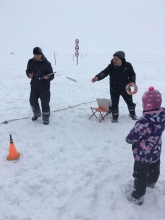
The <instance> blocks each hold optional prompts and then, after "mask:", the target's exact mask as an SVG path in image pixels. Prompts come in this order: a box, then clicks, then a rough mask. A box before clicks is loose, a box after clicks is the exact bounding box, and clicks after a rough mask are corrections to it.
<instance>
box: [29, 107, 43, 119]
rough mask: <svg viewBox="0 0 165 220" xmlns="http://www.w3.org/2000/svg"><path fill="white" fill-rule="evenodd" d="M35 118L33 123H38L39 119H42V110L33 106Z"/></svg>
mask: <svg viewBox="0 0 165 220" xmlns="http://www.w3.org/2000/svg"><path fill="white" fill-rule="evenodd" d="M31 108H32V111H33V114H34V116H33V117H32V121H36V120H37V119H38V118H39V117H41V110H40V108H35V107H33V106H31Z"/></svg>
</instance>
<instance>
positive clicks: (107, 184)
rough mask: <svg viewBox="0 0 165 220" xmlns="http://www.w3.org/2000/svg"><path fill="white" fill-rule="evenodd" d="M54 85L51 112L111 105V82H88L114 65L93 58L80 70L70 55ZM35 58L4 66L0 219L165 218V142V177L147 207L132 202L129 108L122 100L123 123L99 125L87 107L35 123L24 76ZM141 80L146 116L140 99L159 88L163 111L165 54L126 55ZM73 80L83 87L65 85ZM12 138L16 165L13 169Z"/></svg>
mask: <svg viewBox="0 0 165 220" xmlns="http://www.w3.org/2000/svg"><path fill="white" fill-rule="evenodd" d="M45 55H46V57H47V58H48V60H50V61H51V63H52V66H53V67H54V71H57V74H56V77H55V80H54V81H52V84H51V111H55V110H58V109H63V108H67V107H68V106H74V105H77V104H80V103H84V102H91V101H95V100H96V98H109V83H108V81H109V79H108V77H107V78H106V79H104V80H102V81H100V82H97V83H94V84H92V83H91V82H90V81H91V79H92V77H94V76H95V75H96V74H97V73H98V72H100V71H101V70H102V69H104V68H105V67H106V66H107V65H108V64H109V62H110V59H111V55H92V54H91V55H90V54H89V55H88V56H87V57H85V56H84V54H83V57H82V59H81V58H80V60H79V65H78V66H77V65H76V64H75V62H73V57H72V54H71V55H58V56H57V65H56V66H54V61H53V54H45ZM29 58H31V55H30V54H14V55H11V54H9V55H4V56H2V57H1V59H0V78H1V80H0V102H1V103H0V112H1V114H0V123H1V122H3V121H5V120H10V119H18V118H23V117H29V118H28V119H23V120H18V121H13V122H9V123H8V124H6V125H5V124H1V125H0V147H1V153H0V167H1V172H0V192H1V193H0V211H1V212H0V216H1V217H0V219H1V220H74V219H75V220H120V219H122V220H128V219H130V220H132V219H135V220H136V219H137V220H139V219H141V220H146V219H150V220H156V219H165V160H164V158H165V149H164V146H165V135H164V134H163V146H162V149H163V150H162V156H161V158H162V163H161V175H160V178H159V180H158V183H157V185H156V188H155V189H154V190H152V189H147V193H146V196H145V201H144V204H143V206H141V207H139V206H136V205H134V204H132V203H130V202H128V201H127V199H126V196H127V194H128V193H129V192H130V191H131V189H132V184H133V177H132V170H133V161H134V160H133V156H132V151H131V145H128V144H127V143H126V142H125V137H126V135H127V134H128V132H129V131H130V129H131V128H132V127H133V125H134V121H132V120H131V119H130V118H129V116H128V110H127V107H126V104H125V103H124V101H123V100H122V99H121V100H120V118H119V123H118V124H112V123H111V121H110V117H109V116H108V117H107V118H106V120H105V121H104V122H101V123H98V120H99V119H98V120H96V119H95V118H94V117H93V118H92V119H91V120H90V121H89V119H88V118H89V117H90V115H91V110H90V106H93V107H95V106H96V102H93V103H88V104H82V105H79V106H77V107H75V108H69V109H67V110H64V111H59V112H52V114H51V118H50V125H49V126H45V125H43V124H42V121H41V119H39V120H38V121H36V122H32V121H31V119H30V117H31V116H32V112H31V109H30V106H29V92H30V86H29V82H30V81H29V79H28V78H27V77H26V75H25V69H26V64H27V61H28V59H29ZM126 59H127V60H128V61H129V62H131V63H132V65H133V67H134V69H135V72H136V74H137V85H138V88H139V91H138V93H137V94H136V95H134V102H135V103H136V104H137V115H138V116H141V112H142V106H141V96H142V94H143V93H144V92H145V91H146V90H147V88H148V87H149V86H151V85H152V86H154V87H155V88H156V89H159V90H160V92H161V93H162V96H163V104H162V106H165V101H164V99H165V88H164V82H165V75H164V69H165V62H164V60H165V54H155V53H154V54H151V53H148V54H147V53H146V54H128V53H127V52H126ZM67 76H68V77H71V78H74V79H76V80H77V83H75V82H73V81H70V80H68V79H66V77H67ZM9 134H12V136H13V140H14V143H15V146H16V148H17V150H18V151H19V152H20V153H21V157H20V159H19V161H18V162H16V163H14V162H8V161H7V160H6V156H7V155H8V149H9Z"/></svg>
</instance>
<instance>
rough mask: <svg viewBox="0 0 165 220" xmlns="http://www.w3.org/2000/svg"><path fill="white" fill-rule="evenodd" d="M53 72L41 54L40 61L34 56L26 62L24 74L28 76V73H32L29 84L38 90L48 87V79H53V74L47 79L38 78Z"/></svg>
mask: <svg viewBox="0 0 165 220" xmlns="http://www.w3.org/2000/svg"><path fill="white" fill-rule="evenodd" d="M52 72H53V69H52V66H51V64H50V62H49V61H48V60H47V59H46V57H45V56H44V55H43V56H42V59H41V60H40V61H37V60H35V59H34V58H32V59H30V60H29V61H28V64H27V70H26V75H27V76H28V77H29V74H30V73H33V78H32V79H31V82H30V84H31V86H32V87H35V88H37V89H38V90H43V89H50V81H51V80H53V79H54V74H53V75H50V77H49V79H41V80H40V79H39V78H42V77H44V76H45V75H48V74H50V73H52Z"/></svg>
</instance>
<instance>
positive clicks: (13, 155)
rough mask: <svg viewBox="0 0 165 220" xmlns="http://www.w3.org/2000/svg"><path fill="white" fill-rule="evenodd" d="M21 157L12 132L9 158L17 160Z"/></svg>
mask: <svg viewBox="0 0 165 220" xmlns="http://www.w3.org/2000/svg"><path fill="white" fill-rule="evenodd" d="M19 157H20V153H18V152H17V150H16V148H15V146H14V143H13V139H12V136H11V134H10V148H9V155H8V156H7V158H6V159H7V160H17V159H18V158H19Z"/></svg>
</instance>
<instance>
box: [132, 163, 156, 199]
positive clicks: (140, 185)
mask: <svg viewBox="0 0 165 220" xmlns="http://www.w3.org/2000/svg"><path fill="white" fill-rule="evenodd" d="M159 174H160V160H158V161H157V162H156V163H151V164H143V163H140V162H138V161H136V160H135V162H134V172H133V177H134V178H135V180H134V187H133V188H134V189H133V192H132V196H133V197H134V198H140V197H141V196H143V195H145V192H146V186H147V183H156V182H157V180H158V178H159Z"/></svg>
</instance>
